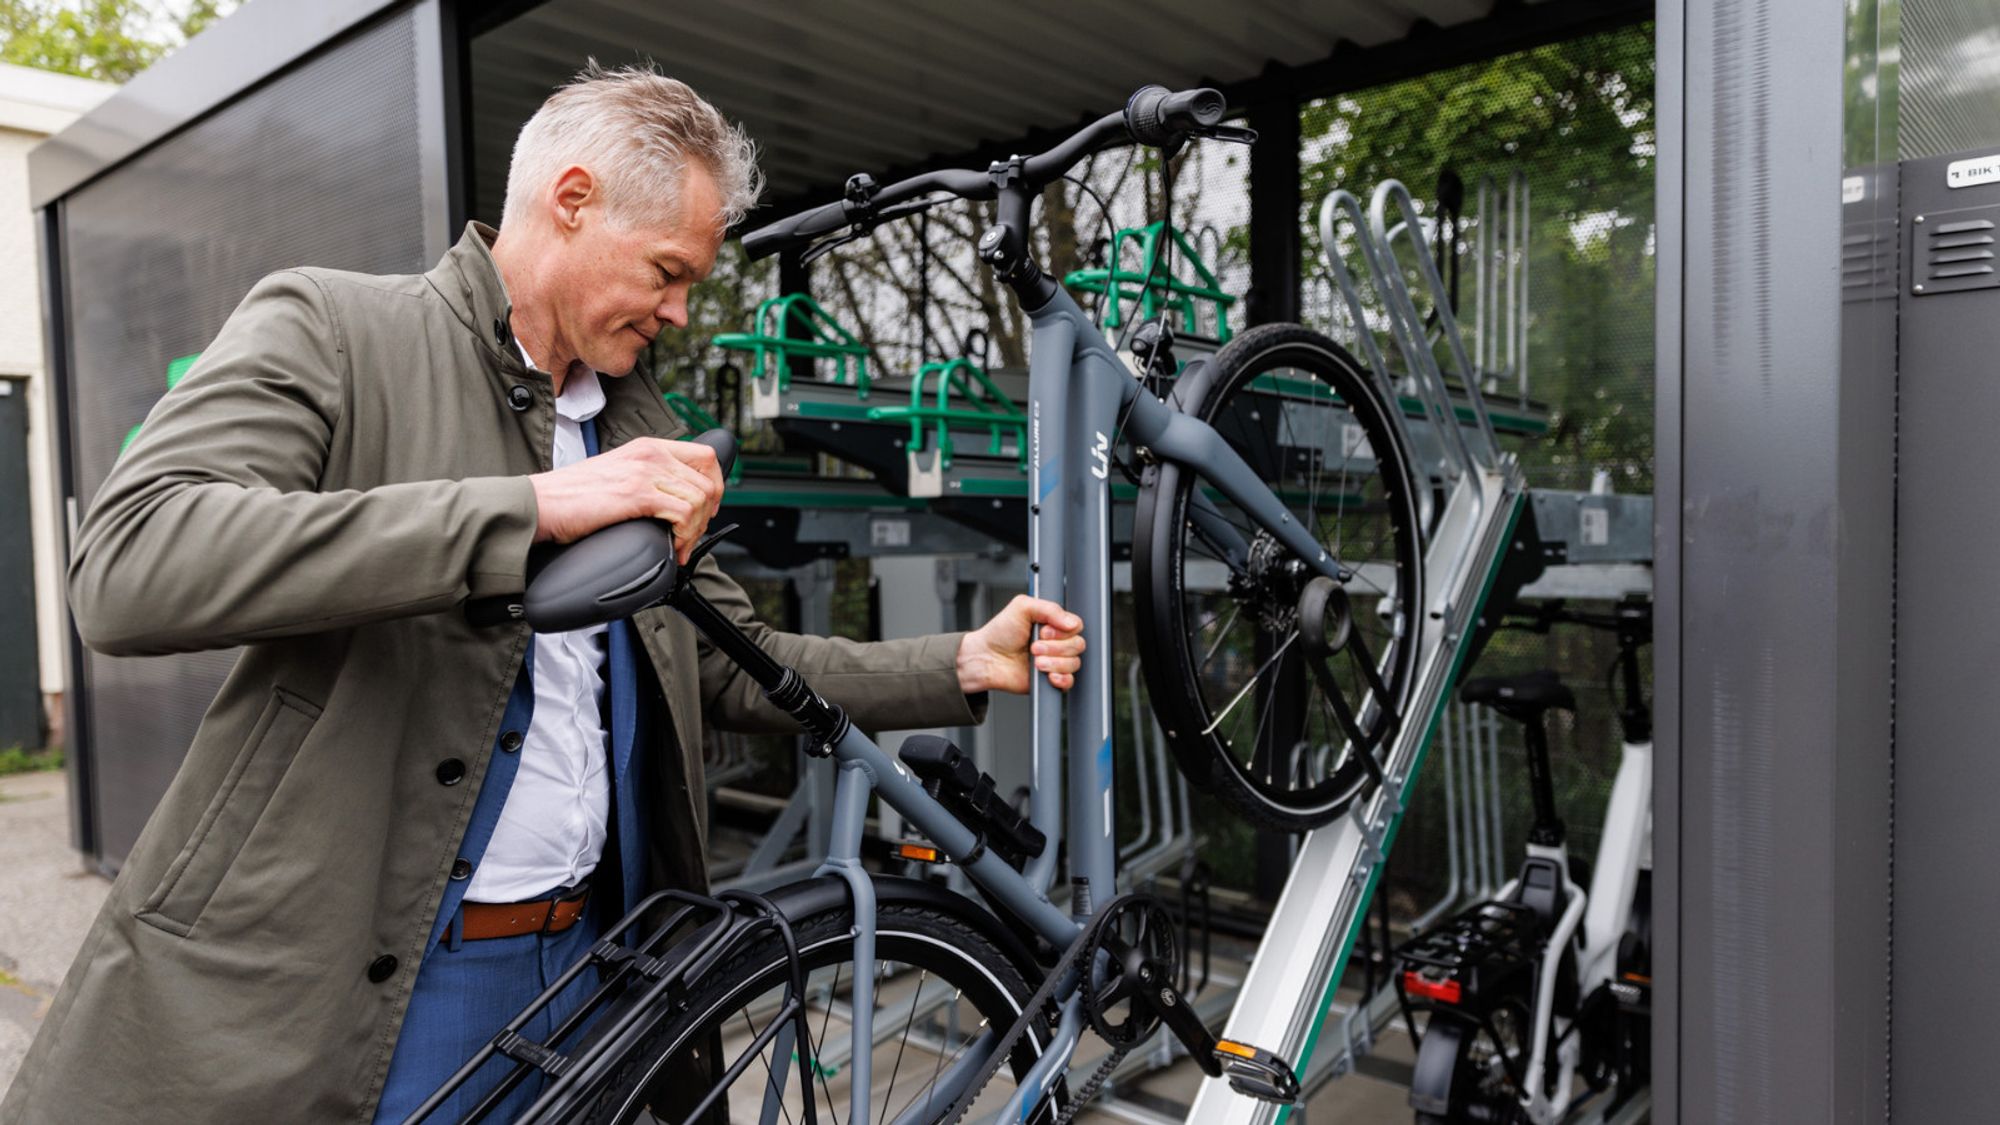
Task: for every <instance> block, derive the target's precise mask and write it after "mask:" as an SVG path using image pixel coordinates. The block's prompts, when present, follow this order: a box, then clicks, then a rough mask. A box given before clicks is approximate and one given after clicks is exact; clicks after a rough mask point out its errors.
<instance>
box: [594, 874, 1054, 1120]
mask: <svg viewBox="0 0 2000 1125" xmlns="http://www.w3.org/2000/svg"><path fill="white" fill-rule="evenodd" d="M842 897H843V898H844V897H845V896H844V895H843V896H842ZM853 926H854V913H853V910H852V909H851V907H849V906H847V905H845V904H843V905H841V906H838V907H833V908H829V909H823V910H819V911H817V912H814V913H811V914H808V915H807V916H805V917H803V918H794V919H793V920H792V932H793V936H794V940H795V941H796V943H797V945H798V948H799V952H800V959H801V963H802V965H803V967H804V969H805V970H806V974H807V976H806V1004H807V1016H808V1023H809V1025H810V1030H809V1038H810V1042H807V1043H796V1042H792V1041H791V1040H790V1038H789V1037H788V1036H781V1037H780V1038H779V1039H777V1040H776V1041H774V1042H772V1043H770V1044H768V1045H766V1046H765V1047H764V1048H763V1049H762V1050H761V1051H760V1052H759V1053H758V1055H757V1057H755V1058H754V1059H752V1060H751V1061H750V1063H749V1065H748V1066H747V1067H746V1068H745V1069H744V1070H743V1071H742V1073H741V1074H740V1075H739V1076H738V1078H737V1079H736V1081H735V1082H734V1083H733V1084H731V1085H730V1087H729V1089H728V1091H727V1093H726V1094H725V1095H724V1096H723V1098H722V1100H721V1101H720V1102H719V1103H718V1104H717V1105H716V1107H715V1108H714V1109H713V1110H712V1111H710V1112H709V1113H707V1114H705V1115H704V1116H703V1118H702V1120H703V1121H705V1122H706V1121H757V1122H779V1123H784V1125H802V1123H803V1122H804V1121H806V1120H807V1118H806V1115H805V1101H806V1099H808V1098H811V1099H812V1101H813V1108H814V1112H815V1116H816V1118H817V1120H819V1121H820V1122H822V1123H826V1125H832V1123H835V1122H846V1121H847V1118H848V1107H849V1105H850V1104H851V1102H850V1093H851V1090H852V1085H851V1076H852V1073H853V1062H854V1057H855V1054H856V1053H857V1052H863V1051H865V1052H866V1053H867V1054H868V1056H869V1058H870V1070H871V1081H870V1082H869V1086H870V1098H869V1105H870V1108H871V1117H872V1118H873V1119H874V1120H877V1121H882V1122H889V1121H904V1122H910V1121H924V1122H928V1121H935V1120H937V1119H938V1117H940V1116H941V1115H942V1113H943V1111H944V1109H945V1108H946V1106H947V1105H948V1104H949V1101H950V1099H949V1097H948V1096H945V1095H946V1094H948V1092H949V1090H948V1087H949V1083H950V1081H951V1078H952V1076H953V1074H954V1067H955V1066H957V1065H959V1064H962V1063H966V1062H968V1061H970V1060H973V1059H976V1058H977V1057H978V1056H979V1053H980V1051H981V1050H982V1049H986V1050H990V1049H991V1047H992V1045H993V1043H994V1041H995V1040H997V1038H998V1037H999V1036H1000V1035H1001V1034H1004V1033H1005V1031H1006V1030H1007V1029H1008V1028H1009V1027H1011V1026H1012V1025H1013V1023H1014V1021H1015V1019H1016V1018H1017V1017H1018V1016H1019V1015H1020V1013H1021V1009H1022V1005H1023V1004H1025V1003H1026V1001H1027V999H1028V997H1029V996H1030V995H1032V993H1033V989H1032V988H1031V987H1030V986H1029V984H1028V982H1027V979H1026V977H1025V976H1024V974H1023V967H1022V966H1021V965H1019V964H1018V963H1017V959H1016V958H1012V957H1009V956H1008V955H1007V954H1006V953H1005V952H1004V951H1003V950H1001V949H1000V948H999V947H998V945H996V943H995V942H994V941H993V940H992V939H991V938H989V937H988V936H987V935H986V934H984V933H982V932H980V930H979V929H978V928H977V927H975V926H972V925H970V924H969V923H967V922H966V921H965V920H963V919H961V918H957V917H954V916H953V915H952V914H951V913H949V912H947V911H945V910H942V909H940V908H938V907H937V906H934V905H926V904H921V903H907V902H905V903H891V902H884V903H882V904H881V905H880V907H879V908H878V911H877V919H876V938H875V941H876V945H875V950H876V958H875V964H874V965H873V966H872V968H868V969H863V970H862V971H865V972H869V973H870V975H871V976H872V977H873V979H874V982H875V1002H874V1005H873V1010H874V1035H873V1040H874V1041H873V1042H872V1043H869V1044H863V1043H857V1042H855V1041H854V1039H853V1037H852V1036H851V1035H850V1030H851V1028H852V1027H853V1009H852V1001H853V998H854V979H855V973H856V971H857V967H856V965H855V963H854V938H853ZM789 979H790V966H789V963H788V962H787V960H786V956H785V951H784V948H783V946H782V943H781V942H779V941H778V940H777V939H776V938H772V939H770V940H765V941H760V942H757V943H755V944H753V945H751V946H750V947H748V948H746V949H745V950H744V951H743V952H742V953H740V954H738V955H736V956H735V957H733V958H732V959H730V960H729V961H727V962H725V963H723V964H721V965H718V966H716V967H715V968H713V969H711V970H709V971H708V972H707V973H706V974H704V975H703V978H702V979H701V980H700V981H698V982H694V983H693V984H692V985H691V987H690V990H689V993H688V995H687V997H686V1000H685V1003H684V1004H682V1005H680V1007H681V1011H680V1013H679V1014H677V1015H676V1016H675V1017H674V1018H672V1019H670V1020H667V1021H665V1022H664V1023H663V1024H662V1025H661V1026H660V1027H659V1028H658V1029H657V1030H656V1031H655V1032H654V1033H653V1034H652V1035H650V1036H649V1037H648V1038H647V1040H646V1041H645V1042H643V1043H641V1044H640V1045H639V1046H638V1047H637V1048H636V1049H635V1050H633V1051H632V1052H631V1053H630V1054H629V1055H627V1056H626V1058H625V1059H624V1060H623V1061H622V1062H621V1063H620V1064H619V1067H618V1070H617V1073H616V1077H615V1078H614V1079H613V1081H612V1082H611V1084H610V1086H609V1088H608V1089H607V1090H606V1091H605V1093H604V1094H603V1095H601V1096H600V1097H599V1098H598V1099H597V1100H596V1103H595V1104H594V1105H593V1106H592V1107H591V1110H590V1112H589V1113H588V1114H587V1115H586V1116H585V1117H584V1118H583V1120H585V1121H588V1122H592V1123H605V1125H609V1123H617V1125H624V1123H627V1122H639V1123H651V1122H655V1121H665V1122H679V1121H682V1120H683V1119H685V1118H686V1116H687V1114H688V1113H689V1112H690V1111H691V1110H692V1109H693V1108H694V1107H695V1106H696V1104H697V1103H698V1102H699V1100H700V1099H701V1098H702V1097H704V1096H705V1095H706V1092H707V1091H706V1090H705V1089H704V1090H691V1089H686V1088H675V1087H676V1085H677V1084H683V1083H684V1078H683V1075H684V1074H685V1071H684V1070H674V1071H673V1073H669V1072H670V1069H671V1068H675V1067H676V1066H677V1065H684V1064H685V1063H686V1062H687V1061H688V1060H691V1059H696V1060H698V1059H700V1058H701V1057H702V1056H703V1055H708V1054H711V1053H713V1052H718V1051H719V1054H714V1055H713V1057H714V1059H715V1060H717V1061H715V1062H713V1063H712V1064H711V1069H712V1071H713V1073H714V1075H715V1076H717V1077H720V1076H721V1075H722V1074H723V1073H724V1071H726V1070H727V1069H728V1068H729V1067H730V1066H731V1065H732V1064H734V1063H735V1062H736V1061H737V1060H738V1059H739V1058H741V1057H742V1056H743V1055H744V1054H745V1053H746V1050H747V1049H748V1048H749V1047H750V1045H751V1042H752V1040H753V1039H755V1038H756V1035H757V1033H758V1032H760V1031H762V1030H763V1029H764V1028H765V1027H767V1026H768V1025H769V1024H770V1022H771V1019H772V1016H773V1013H774V1012H776V1010H777V1009H778V1007H779V1004H780V1002H781V1001H782V999H783V996H784V993H785V986H786V983H787V981H788V980H789ZM1048 1038H1049V1033H1048V1030H1047V1028H1046V1027H1045V1026H1043V1027H1038V1028H1036V1029H1035V1030H1034V1031H1032V1032H1030V1033H1029V1034H1027V1035H1025V1036H1023V1037H1022V1040H1021V1042H1020V1044H1019V1045H1018V1046H1017V1047H1016V1048H1015V1050H1014V1054H1013V1057H1012V1059H1010V1060H1009V1062H1010V1064H1011V1065H1008V1066H1003V1067H1001V1069H1000V1071H999V1073H997V1074H996V1075H995V1076H994V1078H993V1081H992V1082H991V1083H989V1084H988V1085H987V1087H986V1088H985V1090H984V1092H983V1093H982V1095H981V1097H980V1100H979V1101H978V1102H977V1103H976V1104H975V1105H974V1107H973V1109H972V1112H971V1113H970V1114H969V1115H968V1117H969V1118H970V1119H977V1117H978V1116H979V1115H980V1114H982V1113H984V1114H988V1115H990V1114H991V1113H993V1112H995V1111H997V1110H998V1109H999V1108H1000V1106H1001V1104H1002V1103H1003V1102H1004V1101H1005V1100H1006V1099H1007V1097H1008V1096H1009V1095H1011V1094H1012V1093H1013V1091H1014V1088H1015V1080H1016V1079H1017V1078H1019V1077H1020V1076H1022V1075H1024V1074H1026V1072H1027V1070H1028V1068H1029V1067H1030V1066H1032V1065H1034V1062H1035V1060H1036V1058H1038V1057H1039V1056H1040V1053H1041V1051H1042V1049H1043V1048H1044V1047H1046V1046H1047V1043H1048ZM781 1048H782V1053H781V1050H780V1049H781ZM801 1054H803V1055H804V1057H805V1059H806V1060H807V1066H808V1070H809V1072H810V1073H811V1074H812V1076H813V1079H812V1083H811V1085H810V1086H807V1085H806V1084H805V1083H804V1082H802V1081H801V1079H800V1073H799V1061H798V1060H799V1057H800V1055H801ZM663 1078H664V1081H663ZM1058 1093H1059V1095H1060V1091H1058ZM1051 1100H1052V1101H1059V1098H1058V1099H1051ZM913 1109H914V1110H915V1111H916V1112H914V1113H913V1112H912V1110H913ZM927 1110H928V1112H927ZM1052 1119H1053V1118H1052V1115H1051V1113H1050V1110H1049V1109H1048V1107H1047V1106H1046V1105H1045V1106H1044V1107H1043V1108H1042V1109H1041V1110H1040V1111H1039V1113H1038V1115H1037V1116H1036V1117H1034V1118H1032V1119H1031V1120H1034V1121H1038V1122H1044V1123H1046V1121H1048V1120H1052Z"/></svg>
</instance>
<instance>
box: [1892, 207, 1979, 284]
mask: <svg viewBox="0 0 2000 1125" xmlns="http://www.w3.org/2000/svg"><path fill="white" fill-rule="evenodd" d="M1996 236H2000V204H1996V205H1992V206H1986V207H1966V208H1961V209H1959V210H1955V211H1939V212H1937V213H1935V214H1930V215H1918V216H1917V217H1916V219H1915V221H1914V222H1913V224H1912V229H1911V239H1910V243H1911V246H1912V251H1911V252H1912V255H1913V257H1914V260H1913V261H1912V263H1911V265H1912V267H1913V268H1912V269H1911V270H1910V276H1911V278H1912V284H1911V286H1910V291H1911V292H1912V293H1915V294H1917V295H1918V296H1923V297H1928V296H1931V295H1932V294H1936V293H1960V292H1964V291H1965V290H1967V289H1993V288H1996V287H2000V271H1997V270H1996V269H1995V266H1996V265H2000V258H1997V257H1996V254H1995V250H1996Z"/></svg>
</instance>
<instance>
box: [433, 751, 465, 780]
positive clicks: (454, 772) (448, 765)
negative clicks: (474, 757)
mask: <svg viewBox="0 0 2000 1125" xmlns="http://www.w3.org/2000/svg"><path fill="white" fill-rule="evenodd" d="M437 778H438V784H439V785H457V784H458V783H459V782H461V781H464V780H465V763H464V762H461V761H459V760H458V759H457V758H446V759H445V760H444V761H442V762H439V763H438V768H437Z"/></svg>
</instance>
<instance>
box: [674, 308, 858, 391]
mask: <svg viewBox="0 0 2000 1125" xmlns="http://www.w3.org/2000/svg"><path fill="white" fill-rule="evenodd" d="M753 323H754V324H755V325H756V331H754V332H730V333H725V334H723V335H720V336H717V337H715V338H714V340H712V341H711V343H713V344H714V345H715V346H716V347H718V348H727V349H729V350H731V351H741V352H750V353H751V354H753V355H754V356H756V362H755V364H754V365H752V367H751V369H750V378H751V379H753V380H757V381H760V382H761V381H762V380H763V379H765V378H766V377H767V376H768V375H769V374H770V367H771V363H772V361H773V360H775V361H776V362H777V376H778V389H779V390H780V391H783V390H786V389H788V388H790V387H791V385H792V371H791V364H790V363H788V362H786V361H787V360H789V359H791V357H793V356H809V357H811V358H813V359H832V360H833V361H834V376H833V380H832V381H833V382H835V383H841V384H847V383H850V382H851V383H852V384H853V385H854V387H855V389H856V392H857V397H859V398H867V397H868V349H867V347H865V346H863V345H862V343H861V342H860V341H859V340H857V339H855V338H854V334H853V333H852V332H849V331H848V330H847V329H845V328H842V327H841V326H840V322H839V321H836V320H834V319H833V316H832V314H830V313H828V312H827V311H826V310H825V309H823V308H821V307H820V306H819V303H818V302H817V301H814V300H813V299H812V297H811V296H809V295H807V294H805V293H786V294H783V295H782V296H777V297H772V298H770V299H768V300H766V301H764V302H763V303H762V304H760V305H758V306H757V315H756V319H755V320H754V322H753ZM787 325H791V326H794V328H795V329H796V328H800V327H802V328H803V329H804V332H803V334H801V335H795V336H787V335H786V334H785V328H786V326H787Z"/></svg>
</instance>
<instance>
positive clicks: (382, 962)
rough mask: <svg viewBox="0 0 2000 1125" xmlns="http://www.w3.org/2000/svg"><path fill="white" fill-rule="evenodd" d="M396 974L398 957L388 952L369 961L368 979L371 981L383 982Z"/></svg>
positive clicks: (375, 982)
mask: <svg viewBox="0 0 2000 1125" xmlns="http://www.w3.org/2000/svg"><path fill="white" fill-rule="evenodd" d="M395 975H396V959H395V958H394V957H391V956H389V955H388V954H387V953H384V954H383V955H382V956H380V957H377V958H375V959H374V960H373V961H370V962H368V979H369V981H370V982H371V983H374V984H381V983H382V982H383V981H385V980H388V979H389V978H390V977H392V976H395Z"/></svg>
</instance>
